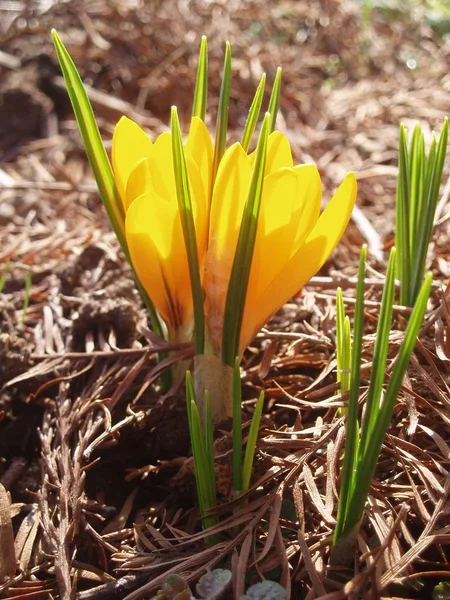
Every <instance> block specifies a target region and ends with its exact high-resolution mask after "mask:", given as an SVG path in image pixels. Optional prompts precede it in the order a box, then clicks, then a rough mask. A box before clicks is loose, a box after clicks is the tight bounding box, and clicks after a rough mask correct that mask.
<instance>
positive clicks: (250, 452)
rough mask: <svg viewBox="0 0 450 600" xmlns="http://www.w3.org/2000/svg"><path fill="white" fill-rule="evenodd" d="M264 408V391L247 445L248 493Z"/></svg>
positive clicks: (244, 481)
mask: <svg viewBox="0 0 450 600" xmlns="http://www.w3.org/2000/svg"><path fill="white" fill-rule="evenodd" d="M263 407H264V391H262V392H261V393H260V394H259V398H258V400H257V402H256V406H255V412H254V413H253V417H252V422H251V423H250V430H249V432H248V439H247V444H246V446H245V457H244V468H243V472H242V491H243V492H246V491H247V490H248V488H249V487H250V479H251V476H252V467H253V459H254V457H255V450H256V442H257V440H258V431H259V424H260V422H261V415H262V411H263Z"/></svg>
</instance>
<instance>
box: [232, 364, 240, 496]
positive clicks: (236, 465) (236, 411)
mask: <svg viewBox="0 0 450 600" xmlns="http://www.w3.org/2000/svg"><path fill="white" fill-rule="evenodd" d="M239 363H240V361H239V358H238V357H237V358H236V361H235V363H234V371H233V491H234V495H235V497H236V496H238V495H239V494H240V493H241V491H242V414H241V410H242V409H241V406H242V388H241V372H240V368H239Z"/></svg>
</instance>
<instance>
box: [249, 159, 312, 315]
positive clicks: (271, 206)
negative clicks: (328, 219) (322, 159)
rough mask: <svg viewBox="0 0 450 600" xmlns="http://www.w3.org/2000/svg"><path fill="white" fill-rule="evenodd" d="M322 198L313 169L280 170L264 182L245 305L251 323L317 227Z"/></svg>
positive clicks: (310, 167)
mask: <svg viewBox="0 0 450 600" xmlns="http://www.w3.org/2000/svg"><path fill="white" fill-rule="evenodd" d="M321 195H322V183H321V180H320V175H319V173H318V171H317V168H316V167H315V166H314V165H304V166H302V167H297V168H295V169H287V168H284V169H279V170H278V171H275V172H274V173H272V174H270V175H268V176H267V177H266V178H265V179H264V186H263V196H262V200H261V210H260V216H259V222H258V231H257V235H256V242H255V250H254V253H253V261H252V269H251V272H250V280H249V285H248V292H247V301H246V313H248V315H249V316H248V318H250V319H251V320H253V318H255V315H254V314H253V316H250V313H254V306H255V303H256V301H257V299H258V298H259V297H260V296H261V295H262V294H263V293H264V291H265V290H266V288H267V287H268V286H269V285H270V284H271V283H272V281H273V280H274V279H275V278H276V277H277V275H278V273H279V272H280V270H282V269H283V268H284V266H285V265H286V263H288V261H289V260H290V258H291V256H292V255H293V254H295V252H296V251H297V250H298V248H299V247H300V245H301V244H303V242H304V241H305V239H306V237H307V235H308V234H309V233H310V232H311V230H312V229H313V227H314V225H315V224H316V222H317V216H318V211H319V210H320V198H321ZM246 318H247V316H246V314H245V313H244V320H246ZM258 320H259V319H258Z"/></svg>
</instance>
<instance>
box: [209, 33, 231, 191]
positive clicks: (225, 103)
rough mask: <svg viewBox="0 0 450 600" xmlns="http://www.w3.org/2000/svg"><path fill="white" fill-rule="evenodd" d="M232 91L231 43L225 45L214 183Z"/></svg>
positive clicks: (222, 147) (221, 152)
mask: <svg viewBox="0 0 450 600" xmlns="http://www.w3.org/2000/svg"><path fill="white" fill-rule="evenodd" d="M230 90H231V46H230V42H226V45H225V59H224V65H223V73H222V84H221V86H220V96H219V107H218V111H217V123H216V141H215V144H214V159H213V181H214V180H215V178H216V175H217V171H218V169H219V164H220V161H221V160H222V156H223V154H224V152H225V147H226V144H227V133H228V109H229V105H230Z"/></svg>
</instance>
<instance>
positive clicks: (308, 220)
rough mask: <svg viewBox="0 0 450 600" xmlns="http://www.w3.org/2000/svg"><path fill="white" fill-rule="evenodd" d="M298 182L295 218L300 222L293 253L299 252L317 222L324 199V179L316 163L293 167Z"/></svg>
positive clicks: (296, 221) (295, 220)
mask: <svg viewBox="0 0 450 600" xmlns="http://www.w3.org/2000/svg"><path fill="white" fill-rule="evenodd" d="M293 171H294V173H295V175H296V177H297V182H298V202H297V204H296V210H295V213H294V215H293V220H294V222H295V223H298V226H297V233H296V235H295V240H294V243H293V245H292V250H293V253H294V252H297V250H298V249H299V247H300V245H301V244H303V242H304V241H305V234H309V232H310V231H311V230H312V228H313V227H314V226H315V224H316V223H317V219H318V218H319V214H320V202H321V200H322V181H321V179H320V175H319V171H318V170H317V167H316V166H315V165H299V166H297V167H294V169H293Z"/></svg>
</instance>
